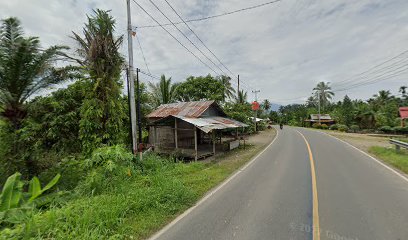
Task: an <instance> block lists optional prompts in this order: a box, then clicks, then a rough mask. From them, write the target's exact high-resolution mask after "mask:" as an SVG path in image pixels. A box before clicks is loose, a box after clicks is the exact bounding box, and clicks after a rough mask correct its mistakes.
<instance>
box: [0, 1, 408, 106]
mask: <svg viewBox="0 0 408 240" xmlns="http://www.w3.org/2000/svg"><path fill="white" fill-rule="evenodd" d="M265 1H266V0H256V1H255V0H254V1H243V0H240V1H238V0H229V1H212V0H205V1H203V0H171V1H170V2H171V4H172V5H173V6H174V8H175V9H176V10H178V11H179V13H180V14H181V15H182V16H183V17H184V18H185V19H189V18H197V17H203V16H207V15H212V14H219V13H224V12H228V11H231V10H235V9H239V8H243V7H248V6H251V5H256V4H260V3H263V2H265ZM138 2H139V3H140V4H141V5H142V6H143V7H145V9H146V10H147V11H149V12H150V13H151V14H152V15H153V16H154V17H155V18H157V19H158V20H159V21H160V22H161V23H167V22H166V19H165V18H164V17H163V16H161V14H160V13H159V12H158V11H157V10H156V9H155V8H154V7H153V6H152V5H151V4H150V2H149V1H148V0H139V1H138ZM155 2H156V4H157V5H158V6H159V7H160V8H161V9H163V11H164V12H165V13H166V15H168V16H169V17H171V19H172V20H174V21H178V18H177V16H176V15H175V14H174V13H173V12H172V11H171V9H169V8H168V6H167V5H166V3H165V2H164V1H157V0H156V1H155ZM131 4H132V17H133V19H132V21H133V23H134V25H139V26H140V25H146V24H147V25H149V24H154V22H153V21H152V20H151V19H150V18H149V17H148V16H146V14H145V13H144V12H142V11H141V10H140V9H139V8H138V7H137V6H136V5H135V4H134V3H133V2H132V3H131ZM93 8H101V9H111V10H112V15H113V16H114V17H115V18H116V20H117V23H118V26H117V30H118V34H125V31H126V1H125V0H111V1H106V0H105V1H96V0H85V1H79V0H71V1H62V0H60V1H49V0H36V1H27V0H25V1H24V0H14V1H5V0H3V1H1V2H0V9H2V11H1V12H0V18H6V17H9V16H16V17H18V18H20V19H21V20H22V23H23V27H24V29H25V31H26V33H27V34H29V35H34V36H39V37H40V39H41V41H42V43H43V45H44V46H50V45H55V44H64V45H69V46H71V47H75V46H74V43H73V41H72V40H71V39H70V38H69V37H68V36H70V35H71V32H72V31H75V32H80V31H81V28H82V27H83V23H84V22H85V21H86V14H92V9H93ZM405 9H408V1H406V0H390V1H382V0H360V1H349V0H283V1H281V2H279V3H276V4H271V5H268V6H265V7H262V8H258V9H253V10H250V11H246V12H241V13H237V14H233V15H228V16H225V17H220V18H216V19H211V20H207V21H202V22H194V23H191V24H190V26H191V27H192V28H193V29H194V30H195V31H196V33H197V34H198V35H199V36H200V37H201V38H202V40H203V41H204V42H205V43H206V44H207V46H209V47H210V49H211V50H212V51H213V52H214V53H216V55H217V56H218V57H219V58H220V59H221V60H222V61H223V62H224V63H225V64H226V65H227V66H228V68H229V69H230V70H232V71H233V72H234V73H235V74H240V76H241V79H242V81H243V82H244V84H242V85H241V86H243V87H244V88H247V89H248V91H250V89H249V88H248V87H247V86H251V87H253V88H256V89H260V90H261V93H260V97H261V98H268V99H270V100H271V101H272V102H282V103H291V102H299V101H301V100H283V99H293V98H297V97H302V96H305V95H309V94H310V93H311V90H312V88H313V87H314V85H315V84H316V83H317V82H318V81H329V82H333V83H335V82H339V81H341V80H343V79H345V78H348V77H349V76H352V75H354V74H357V73H359V72H362V71H364V70H366V69H368V68H370V67H371V66H374V65H376V64H378V63H380V62H382V61H384V60H386V59H388V58H391V57H393V56H395V55H397V54H398V53H400V52H402V51H404V50H407V49H408V47H406V45H407V44H406V43H407V42H408V26H407V25H406V23H407V22H408V11H404V10H405ZM179 27H180V29H183V31H184V32H185V33H186V34H187V35H188V36H189V37H190V38H191V39H192V40H193V41H194V42H195V43H196V44H197V46H200V47H201V49H202V50H203V51H204V50H205V49H204V47H202V46H201V45H200V43H199V42H198V41H197V39H195V38H194V37H193V36H192V35H191V34H190V33H188V31H187V29H186V27H185V26H183V25H179ZM167 29H169V31H171V33H173V34H174V36H176V37H177V38H178V39H180V41H181V42H182V43H183V44H185V45H186V46H188V47H189V48H190V49H191V50H192V51H193V52H194V53H195V54H196V55H197V56H201V55H200V53H199V52H198V51H197V50H194V48H193V47H192V46H191V45H190V44H189V42H188V41H187V40H186V39H184V38H183V37H182V35H181V34H179V33H178V32H177V31H176V30H175V29H174V28H172V27H167ZM138 37H139V39H140V41H141V43H142V46H143V49H144V53H145V56H146V59H147V61H148V64H149V67H150V70H151V72H152V73H153V74H155V75H160V74H162V73H165V74H166V75H168V76H172V77H173V79H174V80H176V81H180V80H183V79H185V78H186V77H187V76H189V75H204V74H207V73H212V72H211V71H210V70H209V69H208V68H206V67H205V66H203V65H202V64H201V63H200V62H199V61H198V60H196V59H195V58H194V57H193V56H191V54H189V53H188V52H187V51H186V50H185V49H184V48H182V47H181V46H180V45H179V44H178V43H177V42H176V41H174V39H172V38H171V37H170V36H169V35H168V34H167V33H166V32H165V31H163V30H162V29H161V28H145V29H140V30H139V31H138ZM126 50H127V44H126V42H125V44H124V46H123V48H122V51H123V54H124V55H126ZM205 52H206V51H205ZM208 56H211V55H210V54H208ZM134 57H135V65H136V66H138V67H140V68H142V69H146V67H145V64H144V62H143V58H142V56H141V54H140V50H139V48H138V44H137V42H136V41H134ZM201 58H202V59H203V61H205V58H204V57H202V56H201ZM214 61H216V60H215V59H214ZM206 62H208V61H206ZM208 64H209V65H210V63H208ZM213 68H215V67H213ZM225 71H226V70H225ZM406 77H408V75H407V74H405V75H401V76H400V77H396V78H394V79H389V80H387V81H383V82H380V83H377V84H374V85H369V86H365V87H361V88H358V89H355V90H350V91H347V92H340V93H338V94H337V96H336V99H340V98H342V97H343V96H344V94H346V93H347V94H348V95H350V96H351V97H353V98H363V99H365V98H368V97H370V96H371V95H372V94H374V93H375V92H377V91H378V90H380V89H387V90H388V89H389V90H392V91H393V92H394V93H396V91H397V90H398V87H399V86H401V85H403V84H407V83H408V81H407V80H406ZM143 80H145V81H147V80H150V79H149V78H143Z"/></svg>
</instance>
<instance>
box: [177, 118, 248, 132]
mask: <svg viewBox="0 0 408 240" xmlns="http://www.w3.org/2000/svg"><path fill="white" fill-rule="evenodd" d="M173 117H175V118H178V119H181V120H183V121H186V122H188V123H191V124H193V125H194V126H196V127H197V128H199V129H200V130H201V131H203V132H205V133H209V132H211V130H213V129H228V128H238V127H247V126H248V125H246V124H245V123H242V122H239V121H236V120H233V119H230V118H226V117H218V116H217V117H204V118H190V117H184V116H173Z"/></svg>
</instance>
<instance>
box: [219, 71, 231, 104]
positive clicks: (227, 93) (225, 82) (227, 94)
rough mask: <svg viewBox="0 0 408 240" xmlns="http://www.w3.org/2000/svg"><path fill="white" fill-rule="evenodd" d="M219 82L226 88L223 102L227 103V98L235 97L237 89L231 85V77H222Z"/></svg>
mask: <svg viewBox="0 0 408 240" xmlns="http://www.w3.org/2000/svg"><path fill="white" fill-rule="evenodd" d="M218 80H219V81H220V82H221V84H222V85H223V86H224V95H223V101H224V102H225V100H226V99H227V98H232V97H233V96H234V94H235V89H234V88H233V87H232V85H231V78H230V77H228V76H225V75H222V76H221V77H220V78H219V79H218Z"/></svg>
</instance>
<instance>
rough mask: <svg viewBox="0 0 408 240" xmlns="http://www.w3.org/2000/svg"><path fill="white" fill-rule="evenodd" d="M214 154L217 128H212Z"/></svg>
mask: <svg viewBox="0 0 408 240" xmlns="http://www.w3.org/2000/svg"><path fill="white" fill-rule="evenodd" d="M212 140H213V141H212V142H213V154H214V155H215V130H212Z"/></svg>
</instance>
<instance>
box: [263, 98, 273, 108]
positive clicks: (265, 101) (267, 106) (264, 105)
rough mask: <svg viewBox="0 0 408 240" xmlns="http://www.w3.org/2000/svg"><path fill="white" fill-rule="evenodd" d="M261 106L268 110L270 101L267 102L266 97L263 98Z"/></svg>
mask: <svg viewBox="0 0 408 240" xmlns="http://www.w3.org/2000/svg"><path fill="white" fill-rule="evenodd" d="M262 107H263V109H264V110H265V111H268V110H269V109H270V108H271V102H269V100H268V99H265V100H264V101H263V102H262Z"/></svg>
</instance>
